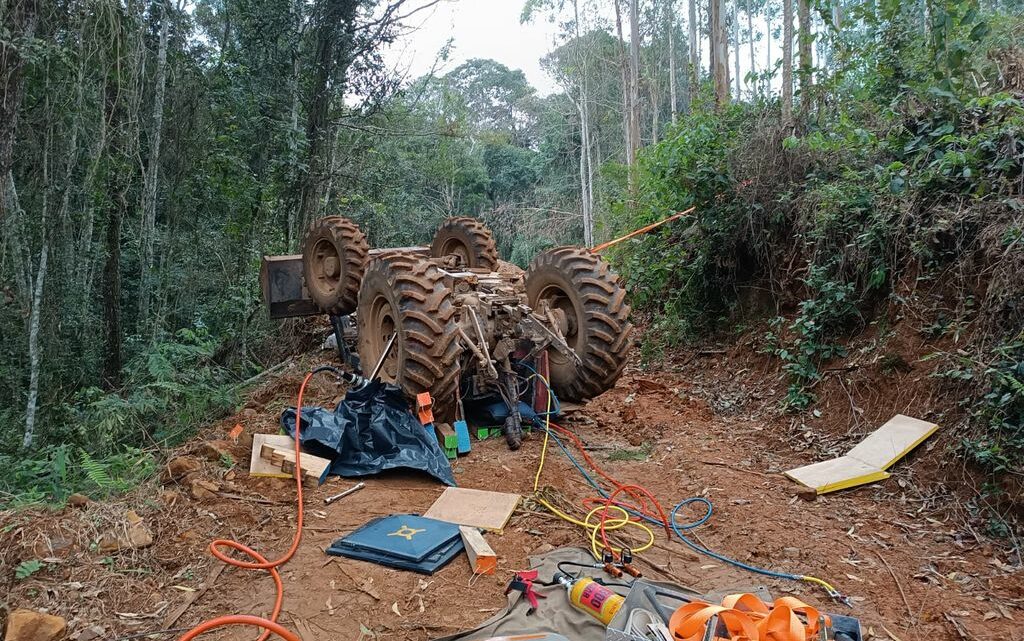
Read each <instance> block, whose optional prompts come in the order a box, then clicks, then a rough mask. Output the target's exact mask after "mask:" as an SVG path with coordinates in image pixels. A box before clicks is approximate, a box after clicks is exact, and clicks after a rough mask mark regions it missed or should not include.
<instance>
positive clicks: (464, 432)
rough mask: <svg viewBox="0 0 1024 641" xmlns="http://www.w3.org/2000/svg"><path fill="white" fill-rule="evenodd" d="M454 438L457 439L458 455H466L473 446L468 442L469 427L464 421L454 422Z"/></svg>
mask: <svg viewBox="0 0 1024 641" xmlns="http://www.w3.org/2000/svg"><path fill="white" fill-rule="evenodd" d="M454 427H455V436H456V438H458V439H459V454H468V453H469V451H470V450H471V449H473V446H472V445H471V444H470V442H469V425H467V424H466V421H455V426H454Z"/></svg>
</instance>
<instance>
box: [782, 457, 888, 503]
mask: <svg viewBox="0 0 1024 641" xmlns="http://www.w3.org/2000/svg"><path fill="white" fill-rule="evenodd" d="M786 476H788V477H789V478H791V479H793V480H794V481H796V482H797V483H800V484H801V485H806V486H807V487H809V488H812V489H814V490H815V491H817V492H818V494H825V493H827V492H835V491H836V490H845V489H846V488H848V487H855V486H857V485H864V484H865V483H874V482H875V481H881V480H882V479H887V478H889V473H888V472H886V471H884V470H880V469H878V468H877V467H875V466H874V465H868V464H867V463H865V462H863V461H858V460H857V459H855V458H853V457H852V456H840V457H839V458H833V459H829V460H827V461H821V462H820V463H812V464H810V465H804V466H803V467H798V468H796V469H793V470H789V471H788V472H786Z"/></svg>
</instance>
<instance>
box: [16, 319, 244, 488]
mask: <svg viewBox="0 0 1024 641" xmlns="http://www.w3.org/2000/svg"><path fill="white" fill-rule="evenodd" d="M216 347H217V343H216V342H215V341H213V340H212V339H211V338H210V336H209V334H208V333H207V332H206V331H205V330H204V329H202V328H197V329H185V330H180V331H179V332H177V333H176V334H175V335H174V336H173V338H171V339H168V340H164V341H160V342H157V343H154V344H153V346H152V347H150V348H149V349H147V350H145V351H143V352H142V353H140V354H139V355H138V356H136V357H135V358H133V359H132V360H131V361H130V362H129V363H128V364H127V366H126V368H125V371H126V374H127V376H126V383H125V385H124V387H123V389H122V390H119V391H115V392H106V391H103V390H101V389H99V388H95V387H92V388H87V389H85V390H82V391H81V392H79V393H78V394H77V395H76V396H75V397H74V399H73V400H72V401H71V402H69V403H66V404H65V405H64V407H63V408H61V410H60V411H58V412H55V413H52V414H48V415H47V416H60V417H62V420H61V421H60V423H59V424H52V425H49V426H47V428H46V429H44V430H40V433H41V434H44V435H45V436H46V441H44V442H42V443H40V446H39V447H37V448H36V449H35V450H33V451H31V452H27V453H26V452H19V453H13V452H10V453H7V454H0V491H2V492H3V493H4V494H6V495H7V498H8V500H9V501H10V502H11V503H12V504H23V503H36V502H54V503H61V502H63V501H64V499H65V498H67V496H69V495H70V494H73V493H75V492H85V493H88V494H90V495H91V496H94V497H95V496H97V495H103V496H105V495H109V494H116V493H120V492H123V491H125V490H127V489H129V488H131V487H132V486H134V485H135V484H136V483H138V482H139V481H140V480H143V479H145V478H147V477H148V476H149V475H151V474H152V472H153V470H155V469H156V463H157V460H158V457H159V455H160V452H161V451H162V449H163V448H166V447H170V446H174V445H176V444H178V443H180V442H182V441H183V440H185V439H186V438H188V437H189V436H191V435H192V434H194V433H195V431H196V430H197V429H198V428H199V427H200V426H202V425H204V424H209V423H210V422H211V421H213V420H216V419H218V418H220V417H222V416H224V415H225V414H226V413H228V412H230V411H231V410H232V409H233V408H234V407H236V406H237V404H238V401H239V389H238V387H237V386H236V385H232V382H231V381H230V380H228V378H229V372H228V371H227V370H226V369H224V368H223V367H221V366H219V365H218V364H217V363H216V362H215V361H214V360H213V356H214V353H215V350H216ZM51 420H52V419H51ZM17 424H20V423H17ZM11 440H12V439H6V440H5V442H10V441H11Z"/></svg>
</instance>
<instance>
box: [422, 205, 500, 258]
mask: <svg viewBox="0 0 1024 641" xmlns="http://www.w3.org/2000/svg"><path fill="white" fill-rule="evenodd" d="M430 255H431V256H433V257H434V258H443V257H445V256H453V255H454V256H458V257H459V261H460V262H461V263H462V266H463V267H468V268H471V269H474V268H482V269H489V270H491V271H495V270H496V269H497V268H498V245H497V243H495V242H494V235H493V234H491V230H490V229H488V228H487V226H486V225H484V224H483V223H482V222H480V221H479V220H477V219H476V218H468V217H463V218H449V219H448V220H446V221H444V223H442V224H441V226H440V227H439V228H438V229H437V233H435V234H434V241H433V242H432V243H431V244H430Z"/></svg>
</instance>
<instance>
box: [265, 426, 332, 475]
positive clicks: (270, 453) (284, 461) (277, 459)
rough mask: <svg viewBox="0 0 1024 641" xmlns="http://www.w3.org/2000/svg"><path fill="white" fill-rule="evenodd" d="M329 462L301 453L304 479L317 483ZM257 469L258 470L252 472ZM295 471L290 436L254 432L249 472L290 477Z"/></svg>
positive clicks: (293, 448)
mask: <svg viewBox="0 0 1024 641" xmlns="http://www.w3.org/2000/svg"><path fill="white" fill-rule="evenodd" d="M330 466H331V462H330V461H329V460H327V459H325V458H322V457H320V456H313V455H312V454H306V453H305V452H303V454H302V471H303V477H304V480H306V481H309V482H312V483H318V482H319V481H320V479H322V478H323V476H324V472H326V470H327V468H328V467H330ZM253 469H258V470H259V471H258V472H255V473H254V472H253ZM294 471H295V442H294V441H293V440H292V438H291V437H290V436H287V435H283V434H281V435H278V434H255V435H254V436H253V439H252V460H251V461H250V462H249V473H250V474H252V475H253V476H276V477H279V478H292V474H293V472H294Z"/></svg>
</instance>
